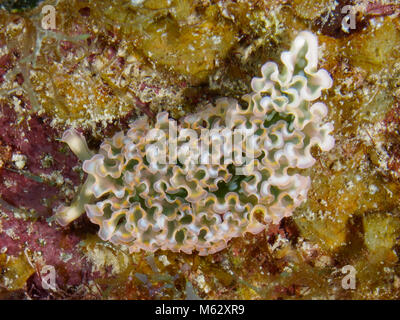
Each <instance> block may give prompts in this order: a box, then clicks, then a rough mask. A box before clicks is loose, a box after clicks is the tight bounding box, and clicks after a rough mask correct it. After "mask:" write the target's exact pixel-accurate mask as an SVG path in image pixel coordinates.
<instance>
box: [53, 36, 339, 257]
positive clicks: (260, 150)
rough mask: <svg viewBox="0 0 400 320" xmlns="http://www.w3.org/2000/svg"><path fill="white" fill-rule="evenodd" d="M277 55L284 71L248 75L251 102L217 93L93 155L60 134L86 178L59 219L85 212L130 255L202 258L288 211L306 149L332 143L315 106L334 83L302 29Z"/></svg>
mask: <svg viewBox="0 0 400 320" xmlns="http://www.w3.org/2000/svg"><path fill="white" fill-rule="evenodd" d="M281 60H282V63H283V70H282V72H279V70H278V66H277V64H275V63H273V62H268V63H266V64H265V65H264V66H263V67H262V69H261V73H262V77H260V78H254V79H253V80H252V83H251V86H252V89H253V93H251V94H248V95H246V96H244V100H245V101H246V102H247V107H242V106H240V105H239V103H238V102H237V101H236V100H234V99H228V98H223V99H219V100H218V101H217V102H216V105H215V106H213V105H208V106H207V107H206V108H204V109H203V110H200V111H199V112H197V113H195V114H190V115H187V116H185V117H184V118H182V119H180V121H179V123H177V122H176V121H174V120H172V119H170V118H169V117H168V114H167V113H166V112H162V113H159V114H158V115H157V119H156V123H155V125H154V126H151V125H150V124H149V122H148V121H146V119H143V118H142V119H138V120H136V121H134V122H133V123H132V124H131V125H130V130H129V131H128V132H126V133H124V132H119V133H117V134H115V135H114V136H113V137H112V138H110V139H106V140H105V141H104V142H103V143H102V145H101V147H100V150H99V152H98V153H97V154H93V153H92V151H90V150H89V149H88V147H87V145H86V142H85V140H84V138H83V137H82V136H80V135H79V134H78V133H76V132H75V131H73V130H68V131H66V133H65V134H64V136H63V140H64V141H65V142H66V143H67V144H68V145H69V146H70V148H71V149H72V150H73V152H74V153H75V154H77V155H78V156H79V157H80V159H81V160H84V162H83V170H84V171H85V172H86V173H87V174H88V177H87V180H86V182H85V184H84V185H83V186H82V187H81V191H80V193H79V195H78V196H77V198H76V199H75V200H74V201H73V203H72V204H71V206H69V207H62V208H59V209H58V211H57V213H56V218H57V221H58V222H59V223H60V224H61V225H66V224H68V223H69V222H71V221H72V220H74V219H75V218H77V217H78V216H79V215H81V214H82V213H83V212H85V211H86V213H87V215H88V217H89V219H90V220H91V221H92V222H93V223H95V224H97V225H99V227H100V230H99V236H100V238H101V239H103V240H108V241H111V242H113V243H115V244H123V245H126V246H128V247H129V249H130V251H131V252H137V251H139V250H140V249H143V250H147V251H152V252H154V251H156V250H158V249H163V250H172V251H183V252H185V253H192V252H193V250H197V251H198V252H199V254H200V255H207V254H212V253H215V252H217V251H219V250H222V249H223V248H225V247H226V246H227V243H228V241H229V240H230V239H232V238H233V237H239V236H242V235H243V234H244V233H246V232H251V233H258V232H261V231H262V230H264V229H265V227H266V226H267V225H268V224H269V223H278V222H279V221H280V220H281V219H282V218H283V217H287V216H290V215H291V214H292V212H293V210H294V209H295V208H296V207H298V206H299V205H300V204H301V203H302V202H303V201H305V199H306V197H307V192H308V189H309V187H310V178H309V177H307V176H304V175H302V174H301V172H302V171H301V170H302V169H306V168H310V167H311V166H312V165H313V164H314V162H315V160H314V158H313V157H312V155H311V153H310V149H311V147H312V146H314V145H318V146H319V147H320V148H321V149H322V150H323V151H329V150H330V149H331V148H332V147H333V145H334V140H333V138H332V136H331V135H330V133H331V132H332V130H333V126H332V124H331V123H323V118H324V117H325V116H326V115H327V107H326V106H325V105H324V104H323V103H321V102H316V103H314V104H312V103H311V101H314V100H316V99H318V98H319V97H320V95H321V90H323V89H328V88H330V87H331V85H332V79H331V77H330V76H329V74H328V72H327V71H325V70H323V69H321V70H317V63H318V43H317V38H316V36H315V35H313V34H312V33H310V32H308V31H303V32H301V33H299V35H298V36H297V37H296V39H295V40H294V42H293V44H292V47H291V50H290V51H289V52H284V53H282V55H281ZM249 155H250V156H249ZM244 159H245V161H244Z"/></svg>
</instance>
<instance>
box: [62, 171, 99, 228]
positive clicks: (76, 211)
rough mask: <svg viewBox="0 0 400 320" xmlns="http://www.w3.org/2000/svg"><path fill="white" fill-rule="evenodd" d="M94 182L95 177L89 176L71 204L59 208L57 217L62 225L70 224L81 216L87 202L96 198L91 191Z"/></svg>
mask: <svg viewBox="0 0 400 320" xmlns="http://www.w3.org/2000/svg"><path fill="white" fill-rule="evenodd" d="M93 182H94V179H93V178H91V177H88V179H87V180H86V182H85V183H84V184H83V185H82V187H81V188H80V190H79V193H78V195H77V196H76V197H75V199H74V200H73V201H72V203H71V205H70V206H61V207H59V208H58V209H57V211H56V214H55V219H56V221H57V222H58V223H59V224H60V225H62V226H66V225H68V224H69V223H71V222H72V221H74V220H75V219H77V218H79V217H80V216H81V215H82V213H84V212H85V205H86V204H87V203H91V202H92V201H93V200H94V195H93V193H92V192H91V191H90V189H91V186H92V185H93Z"/></svg>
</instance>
